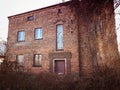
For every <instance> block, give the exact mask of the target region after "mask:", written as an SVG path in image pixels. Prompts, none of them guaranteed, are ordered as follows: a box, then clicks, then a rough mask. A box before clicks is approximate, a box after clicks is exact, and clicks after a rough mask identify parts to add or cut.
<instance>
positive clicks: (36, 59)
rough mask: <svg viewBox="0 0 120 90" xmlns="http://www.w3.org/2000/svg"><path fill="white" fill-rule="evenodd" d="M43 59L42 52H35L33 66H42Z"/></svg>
mask: <svg viewBox="0 0 120 90" xmlns="http://www.w3.org/2000/svg"><path fill="white" fill-rule="evenodd" d="M41 60H42V55H40V54H35V55H34V62H33V66H41Z"/></svg>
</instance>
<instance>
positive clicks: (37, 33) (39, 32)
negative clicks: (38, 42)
mask: <svg viewBox="0 0 120 90" xmlns="http://www.w3.org/2000/svg"><path fill="white" fill-rule="evenodd" d="M35 39H42V28H36V29H35Z"/></svg>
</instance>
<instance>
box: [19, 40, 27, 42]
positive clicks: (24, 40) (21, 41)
mask: <svg viewBox="0 0 120 90" xmlns="http://www.w3.org/2000/svg"><path fill="white" fill-rule="evenodd" d="M17 42H25V40H22V41H17Z"/></svg>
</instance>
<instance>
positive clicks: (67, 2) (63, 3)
mask: <svg viewBox="0 0 120 90" xmlns="http://www.w3.org/2000/svg"><path fill="white" fill-rule="evenodd" d="M70 2H71V1H66V2H62V3H58V4H54V5H50V6H46V7H43V8H39V9H35V10H31V11H27V12H23V13H20V14H16V15H12V16H8V18H11V17H14V16H19V15H22V14H27V13H30V12H35V11H39V10H43V9H47V8H51V7H55V6H58V5H67V4H69V3H70Z"/></svg>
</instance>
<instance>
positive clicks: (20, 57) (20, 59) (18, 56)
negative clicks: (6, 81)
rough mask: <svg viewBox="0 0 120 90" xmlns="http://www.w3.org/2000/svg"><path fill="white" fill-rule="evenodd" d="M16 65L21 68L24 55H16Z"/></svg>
mask: <svg viewBox="0 0 120 90" xmlns="http://www.w3.org/2000/svg"><path fill="white" fill-rule="evenodd" d="M17 64H18V65H19V66H23V64H24V55H17Z"/></svg>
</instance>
